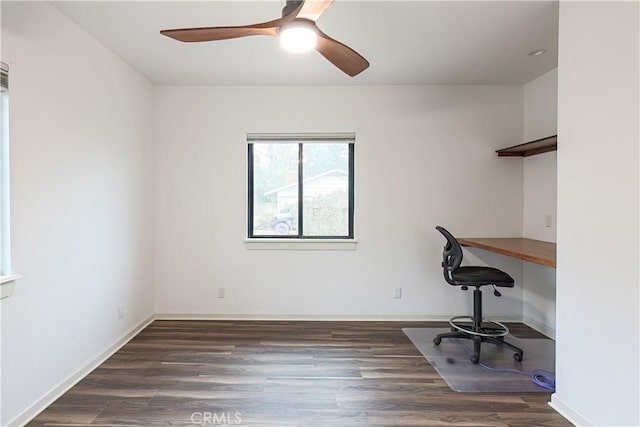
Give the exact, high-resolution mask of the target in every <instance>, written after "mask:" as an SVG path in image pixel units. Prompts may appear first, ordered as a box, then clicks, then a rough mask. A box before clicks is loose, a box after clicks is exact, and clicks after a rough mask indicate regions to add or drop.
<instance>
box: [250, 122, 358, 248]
mask: <svg viewBox="0 0 640 427" xmlns="http://www.w3.org/2000/svg"><path fill="white" fill-rule="evenodd" d="M340 135H342V134H340ZM348 135H351V134H348ZM270 142H271V143H279V142H280V143H282V142H289V143H297V145H298V224H297V235H278V234H275V233H274V234H269V235H263V234H261V235H256V234H254V233H253V226H254V224H253V213H254V206H253V201H254V183H253V178H254V176H253V174H254V159H253V144H254V143H270ZM318 142H324V143H343V144H344V143H346V144H347V147H348V161H347V162H348V168H349V170H348V174H349V176H348V185H349V189H348V204H349V212H348V214H347V215H348V217H347V221H348V228H349V230H348V234H347V235H345V236H305V235H304V214H303V206H304V187H303V181H304V162H303V161H302V160H303V156H304V146H305V145H309V144H313V143H318ZM354 172H355V135H353V136H346V137H345V136H334V137H332V136H327V135H318V134H313V135H306V136H304V135H303V136H293V135H291V136H289V135H286V134H285V135H281V134H278V135H273V136H265V135H260V136H256V137H251V136H248V137H247V203H248V205H247V207H248V209H247V236H248V238H249V239H278V240H279V239H282V240H291V239H295V240H309V239H310V240H314V239H341V240H353V239H354V213H355V189H354V187H355V176H354V175H355V174H354Z"/></svg>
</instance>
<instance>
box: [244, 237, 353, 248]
mask: <svg viewBox="0 0 640 427" xmlns="http://www.w3.org/2000/svg"><path fill="white" fill-rule="evenodd" d="M357 243H358V241H357V240H355V239H246V240H245V241H244V245H245V247H246V248H247V249H249V250H310V251H353V250H355V249H356V244H357Z"/></svg>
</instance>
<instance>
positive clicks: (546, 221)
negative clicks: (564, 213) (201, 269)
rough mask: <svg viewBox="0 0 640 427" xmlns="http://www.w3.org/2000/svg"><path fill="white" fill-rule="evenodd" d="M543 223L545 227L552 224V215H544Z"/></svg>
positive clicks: (549, 226)
mask: <svg viewBox="0 0 640 427" xmlns="http://www.w3.org/2000/svg"><path fill="white" fill-rule="evenodd" d="M544 225H545V227H547V228H551V227H552V226H553V215H545V217H544Z"/></svg>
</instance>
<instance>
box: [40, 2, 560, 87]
mask: <svg viewBox="0 0 640 427" xmlns="http://www.w3.org/2000/svg"><path fill="white" fill-rule="evenodd" d="M52 3H53V5H54V6H55V7H56V8H57V9H58V10H59V11H60V12H62V13H63V14H65V15H66V16H67V17H69V18H70V19H71V20H72V21H74V22H75V23H76V24H78V25H79V26H80V27H82V28H83V29H84V30H85V31H87V32H88V33H90V34H91V35H93V36H94V37H95V38H96V39H98V40H99V41H100V42H101V43H102V44H104V45H105V46H106V47H107V48H109V49H110V50H111V51H113V52H114V53H115V54H117V55H118V56H120V57H121V58H123V59H124V60H125V61H126V62H127V63H129V64H130V65H131V66H132V67H134V68H135V69H137V70H138V71H140V72H141V73H142V74H144V75H145V76H147V77H148V78H149V79H150V80H151V81H153V82H154V83H156V84H162V85H190V86H211V85H350V84H356V85H413V84H522V83H526V82H529V81H531V80H533V79H534V78H536V77H538V76H540V75H541V74H544V73H545V72H547V71H549V70H551V69H553V68H555V67H556V66H557V41H558V3H557V1H496V2H487V1H354V0H336V2H335V3H334V4H333V5H332V6H331V7H330V8H329V9H328V10H327V11H326V12H325V13H324V14H323V15H322V16H321V17H320V19H319V20H318V25H319V27H320V28H321V29H322V30H323V31H324V32H325V33H327V34H328V35H330V36H331V37H333V38H335V39H337V40H339V41H341V42H343V43H344V44H346V45H348V46H350V47H351V48H353V49H354V50H356V51H358V52H359V53H360V54H361V55H363V56H364V57H365V58H367V60H368V61H369V62H370V63H371V66H370V67H369V68H368V69H367V70H365V71H364V72H363V73H362V74H360V75H358V76H356V77H349V76H347V75H346V74H344V73H342V72H341V71H340V70H338V69H337V68H335V67H334V66H333V65H332V64H331V63H329V62H328V61H327V60H326V59H324V57H322V56H321V55H320V54H319V53H317V52H315V51H313V52H309V53H305V54H291V53H286V52H283V51H282V50H281V48H280V46H279V43H278V40H277V39H276V38H273V37H269V36H253V37H245V38H241V39H234V40H223V41H215V42H206V43H181V42H178V41H175V40H173V39H169V38H167V37H164V36H162V35H160V33H159V31H160V30H162V29H169V28H185V27H209V26H229V25H245V24H253V23H258V22H263V21H268V20H271V19H275V18H279V17H280V14H281V9H282V7H283V6H284V3H285V2H284V0H283V1H271V0H263V1H193V2H192V1H177V2H176V1H65V2H59V1H55V2H52ZM535 49H546V50H547V53H545V54H544V55H541V56H528V53H529V52H531V51H533V50H535Z"/></svg>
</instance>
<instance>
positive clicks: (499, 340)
mask: <svg viewBox="0 0 640 427" xmlns="http://www.w3.org/2000/svg"><path fill="white" fill-rule="evenodd" d="M452 329H453V328H452ZM494 331H495V329H493V328H481V330H480V331H478V332H475V331H461V330H457V331H452V332H444V333H442V334H438V335H436V336H435V337H434V338H433V343H434V344H435V345H440V342H441V341H442V339H443V338H454V339H455V338H461V339H466V340H472V341H473V354H472V355H471V356H470V357H469V360H471V363H473V364H476V363H478V362H480V347H481V344H482V343H483V342H490V343H492V344H495V345H499V346H503V347H508V348H510V349H512V350H513V351H515V353H513V358H514V359H515V360H517V361H518V362H521V361H522V359H523V357H524V351H523V350H522V349H521V348H519V347H516V346H515V345H513V344H511V343H509V342H507V341H505V340H504V335H498V336H496V335H492V333H493V332H494ZM470 332H473V335H472V334H471V333H470ZM505 335H506V334H505Z"/></svg>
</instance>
